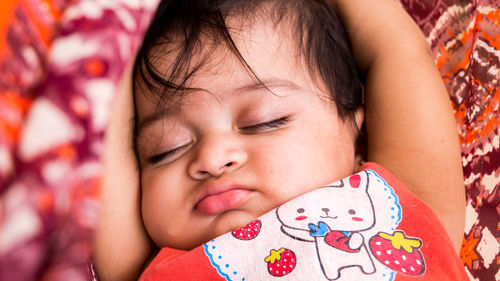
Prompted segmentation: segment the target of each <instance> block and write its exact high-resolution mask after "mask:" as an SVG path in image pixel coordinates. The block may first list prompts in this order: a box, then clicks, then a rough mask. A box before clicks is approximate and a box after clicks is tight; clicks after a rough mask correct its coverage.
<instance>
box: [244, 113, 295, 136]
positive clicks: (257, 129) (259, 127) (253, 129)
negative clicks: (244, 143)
mask: <svg viewBox="0 0 500 281" xmlns="http://www.w3.org/2000/svg"><path fill="white" fill-rule="evenodd" d="M288 122H290V117H288V116H285V117H281V118H279V119H275V120H272V121H269V122H264V123H260V124H256V125H252V126H248V127H244V128H241V131H243V133H246V134H253V133H261V132H266V131H268V130H272V129H277V128H280V127H282V126H283V125H286V124H287V123H288Z"/></svg>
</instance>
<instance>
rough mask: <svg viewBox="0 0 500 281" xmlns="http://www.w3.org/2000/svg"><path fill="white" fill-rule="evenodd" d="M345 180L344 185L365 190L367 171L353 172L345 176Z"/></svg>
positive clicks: (366, 186) (366, 187)
mask: <svg viewBox="0 0 500 281" xmlns="http://www.w3.org/2000/svg"><path fill="white" fill-rule="evenodd" d="M346 182H347V186H346V187H348V188H351V189H354V190H359V191H363V192H366V191H367V189H368V173H367V172H366V171H363V172H361V173H357V174H354V175H352V176H350V177H349V178H347V180H346Z"/></svg>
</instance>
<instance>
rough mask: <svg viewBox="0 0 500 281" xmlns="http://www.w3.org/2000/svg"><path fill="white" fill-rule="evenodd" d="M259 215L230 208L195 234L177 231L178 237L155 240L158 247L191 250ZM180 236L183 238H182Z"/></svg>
mask: <svg viewBox="0 0 500 281" xmlns="http://www.w3.org/2000/svg"><path fill="white" fill-rule="evenodd" d="M260 215H262V214H252V213H249V212H246V211H242V210H230V211H227V212H224V213H222V214H219V215H218V216H217V217H216V218H214V220H212V221H210V222H208V223H207V227H205V228H204V229H201V228H200V229H198V231H199V232H198V233H197V234H195V233H191V234H193V235H192V236H187V235H180V233H179V234H178V235H175V236H177V237H179V239H169V240H168V241H166V240H163V241H155V242H156V245H157V246H158V247H160V248H162V247H169V248H174V249H179V250H185V251H189V250H193V249H195V248H197V247H199V246H201V245H203V244H204V243H206V242H209V241H210V240H212V239H214V238H217V237H219V236H221V235H224V234H226V233H229V232H231V231H233V230H236V229H239V228H241V227H242V226H244V225H246V224H248V223H250V222H251V221H252V220H254V219H255V218H257V217H259V216H260ZM192 230H193V232H196V230H195V229H192ZM181 236H182V238H184V239H182V238H181ZM172 240H175V241H172ZM162 242H163V243H162ZM172 242H174V243H172Z"/></svg>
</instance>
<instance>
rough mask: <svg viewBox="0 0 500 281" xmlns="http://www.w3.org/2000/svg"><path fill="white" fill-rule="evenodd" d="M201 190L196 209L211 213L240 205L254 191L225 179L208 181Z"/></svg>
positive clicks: (195, 205)
mask: <svg viewBox="0 0 500 281" xmlns="http://www.w3.org/2000/svg"><path fill="white" fill-rule="evenodd" d="M200 190H201V193H200V194H199V195H198V197H197V200H196V201H195V202H196V203H195V204H194V209H195V210H199V211H201V212H203V213H206V214H211V215H214V214H218V213H222V212H224V211H226V210H228V209H232V208H235V207H237V206H239V205H240V204H241V203H243V201H245V199H246V198H247V197H248V195H249V194H250V192H251V191H252V189H250V188H248V187H246V186H244V185H240V184H236V183H233V182H231V181H229V180H224V179H218V180H215V181H208V182H206V183H204V184H203V185H202V186H201V188H200Z"/></svg>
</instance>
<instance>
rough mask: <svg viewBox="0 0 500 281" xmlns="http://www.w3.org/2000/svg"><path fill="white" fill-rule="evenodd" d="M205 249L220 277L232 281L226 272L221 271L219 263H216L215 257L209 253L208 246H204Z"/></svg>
mask: <svg viewBox="0 0 500 281" xmlns="http://www.w3.org/2000/svg"><path fill="white" fill-rule="evenodd" d="M203 248H205V255H207V256H208V258H209V259H210V263H211V264H212V266H213V267H215V269H217V273H219V275H220V276H222V277H224V278H226V280H227V281H232V280H231V278H230V277H229V275H227V274H225V273H224V272H222V270H221V269H220V267H219V265H218V264H217V263H215V261H214V257H213V256H212V254H211V253H210V252H209V251H208V244H206V243H205V244H203Z"/></svg>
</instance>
